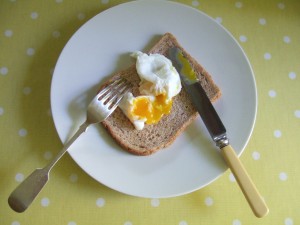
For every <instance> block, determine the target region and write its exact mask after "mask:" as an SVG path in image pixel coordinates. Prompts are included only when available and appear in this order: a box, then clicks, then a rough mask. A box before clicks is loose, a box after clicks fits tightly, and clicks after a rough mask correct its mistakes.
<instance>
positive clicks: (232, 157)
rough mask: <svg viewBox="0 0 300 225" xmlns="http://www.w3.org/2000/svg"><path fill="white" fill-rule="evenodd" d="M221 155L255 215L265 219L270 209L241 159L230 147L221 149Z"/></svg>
mask: <svg viewBox="0 0 300 225" xmlns="http://www.w3.org/2000/svg"><path fill="white" fill-rule="evenodd" d="M221 153H222V155H223V157H224V159H225V161H226V163H227V165H228V166H229V168H230V169H231V172H232V173H233V175H234V177H235V179H236V180H237V182H238V184H239V186H240V188H241V189H242V191H243V194H244V196H245V197H246V199H247V201H248V203H249V205H250V207H251V209H252V211H253V213H254V214H255V216H257V217H263V216H265V215H267V214H268V212H269V209H268V207H267V205H266V203H265V201H264V200H263V198H262V197H261V195H260V194H259V192H258V190H257V189H256V187H255V185H254V183H253V182H252V180H251V178H250V177H249V175H248V173H247V171H246V170H245V168H244V166H243V164H242V163H241V161H240V159H239V158H238V156H237V155H236V153H235V151H234V150H233V148H232V147H231V146H230V145H227V146H225V147H223V148H221Z"/></svg>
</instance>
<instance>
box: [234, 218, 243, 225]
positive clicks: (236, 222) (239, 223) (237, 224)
mask: <svg viewBox="0 0 300 225" xmlns="http://www.w3.org/2000/svg"><path fill="white" fill-rule="evenodd" d="M232 225H242V223H241V221H240V220H238V219H235V220H233V221H232Z"/></svg>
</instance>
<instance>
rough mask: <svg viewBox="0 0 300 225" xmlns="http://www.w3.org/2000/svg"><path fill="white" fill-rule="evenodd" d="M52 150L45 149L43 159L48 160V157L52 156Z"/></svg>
mask: <svg viewBox="0 0 300 225" xmlns="http://www.w3.org/2000/svg"><path fill="white" fill-rule="evenodd" d="M52 156H53V155H52V152H50V151H46V152H45V153H44V159H46V160H49V159H51V158H52Z"/></svg>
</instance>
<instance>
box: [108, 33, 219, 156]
mask: <svg viewBox="0 0 300 225" xmlns="http://www.w3.org/2000/svg"><path fill="white" fill-rule="evenodd" d="M174 46H176V47H178V48H180V49H181V51H182V52H183V54H184V56H185V57H186V58H187V59H188V60H189V62H190V64H191V65H192V67H193V69H194V71H195V73H196V75H197V76H198V78H199V80H200V83H201V85H202V87H203V88H204V90H205V91H206V94H207V95H208V97H209V99H210V100H211V101H212V102H214V101H216V100H217V99H219V98H220V97H221V91H220V89H219V87H218V86H217V85H216V84H215V83H214V81H213V80H212V77H211V75H210V74H209V73H208V72H207V71H206V70H205V69H204V68H203V67H202V66H201V65H200V64H199V63H198V62H197V61H196V60H195V59H194V58H193V57H192V56H191V55H190V54H189V53H188V52H187V51H186V50H185V49H184V48H183V47H182V46H181V45H180V44H179V43H178V41H177V39H176V38H175V37H174V36H173V35H172V34H171V33H165V34H164V35H163V36H162V37H161V39H160V40H159V41H158V42H157V43H156V44H155V45H154V46H153V47H152V48H151V49H150V51H149V52H148V53H150V54H153V53H159V54H163V55H165V56H166V55H167V51H168V49H169V48H171V47H174ZM118 77H124V78H126V79H127V80H128V81H130V82H131V83H132V90H131V92H132V93H133V95H134V96H137V95H139V90H138V86H139V82H140V78H139V76H138V74H137V71H136V67H135V64H134V65H131V66H130V67H129V68H127V69H125V70H122V71H119V72H117V73H115V74H113V75H112V78H111V79H110V80H109V81H108V82H107V83H109V82H111V81H112V80H114V79H117V78H118ZM104 85H105V84H104ZM198 115H199V114H198V112H197V110H196V109H195V108H194V106H193V104H192V102H191V101H190V99H189V96H188V94H187V93H186V91H185V90H184V88H182V90H181V91H180V93H179V94H178V95H177V96H175V97H174V98H173V106H172V110H171V113H170V114H168V115H165V116H163V118H162V119H161V120H160V121H159V122H158V123H157V124H153V125H147V124H145V127H144V129H143V130H136V129H135V128H134V126H133V124H132V123H131V122H130V121H129V119H128V118H127V117H126V116H125V114H124V113H123V112H122V110H121V109H120V108H119V107H118V108H117V109H116V110H115V111H114V112H113V114H112V115H110V116H109V117H108V118H107V119H106V120H104V121H103V122H102V125H103V126H104V127H105V128H106V130H107V131H108V133H109V134H110V135H111V136H112V138H113V139H114V140H115V141H116V142H117V143H118V144H119V145H120V146H121V147H122V148H123V149H124V150H126V151H127V152H130V153H132V154H135V155H140V156H145V155H150V154H153V153H155V152H157V151H158V150H160V149H163V148H166V147H167V146H169V145H171V144H172V143H173V142H174V141H175V139H176V138H177V137H178V136H179V135H180V134H181V133H182V132H183V131H184V130H185V129H186V127H187V126H188V125H190V124H191V123H192V122H193V121H194V120H195V119H196V118H197V117H198Z"/></svg>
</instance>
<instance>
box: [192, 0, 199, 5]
mask: <svg viewBox="0 0 300 225" xmlns="http://www.w3.org/2000/svg"><path fill="white" fill-rule="evenodd" d="M192 5H193V6H195V7H198V6H199V5H200V3H199V1H195V0H194V1H192Z"/></svg>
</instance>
